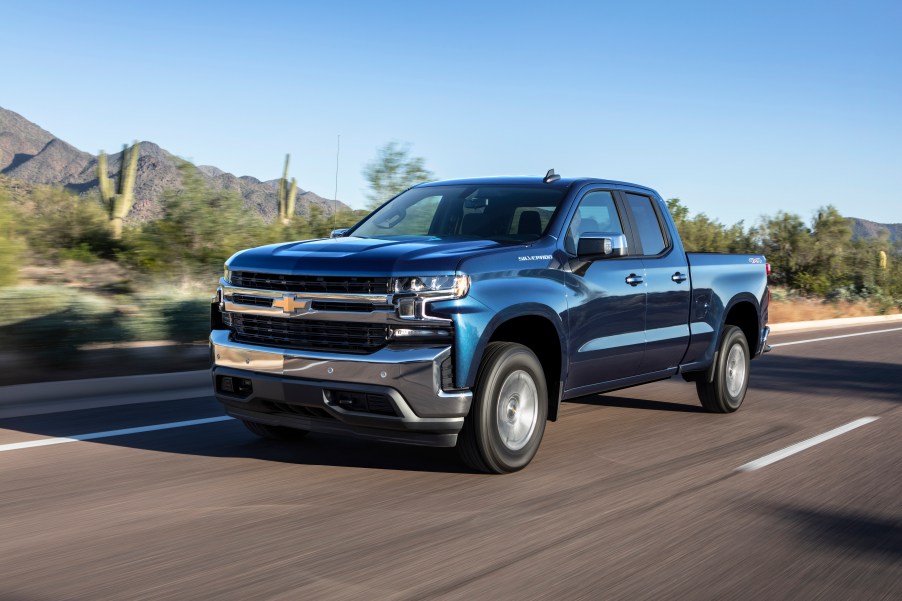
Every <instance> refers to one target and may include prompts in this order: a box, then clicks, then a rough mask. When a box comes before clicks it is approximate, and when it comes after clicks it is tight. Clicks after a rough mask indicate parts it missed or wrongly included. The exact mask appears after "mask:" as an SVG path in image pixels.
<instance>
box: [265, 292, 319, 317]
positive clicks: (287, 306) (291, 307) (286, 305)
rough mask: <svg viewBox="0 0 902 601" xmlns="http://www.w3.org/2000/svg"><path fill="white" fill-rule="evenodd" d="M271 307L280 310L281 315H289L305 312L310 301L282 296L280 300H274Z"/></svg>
mask: <svg viewBox="0 0 902 601" xmlns="http://www.w3.org/2000/svg"><path fill="white" fill-rule="evenodd" d="M272 306H273V307H278V308H280V309H282V312H283V313H287V314H289V315H291V314H293V313H297V312H298V311H306V310H307V308H308V307H309V306H310V299H309V298H297V297H295V296H283V297H282V298H279V299H276V300H274V301H273V302H272Z"/></svg>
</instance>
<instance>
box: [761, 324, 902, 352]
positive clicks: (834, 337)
mask: <svg viewBox="0 0 902 601" xmlns="http://www.w3.org/2000/svg"><path fill="white" fill-rule="evenodd" d="M900 330H902V328H891V329H889V330H874V331H873V332H858V333H857V334H843V335H841V336H825V337H824V338H812V339H810V340H796V341H794V342H779V343H777V344H772V345H771V347H778V346H789V345H791V344H805V343H808V342H820V341H821V340H836V339H837V338H851V337H852V336H867V335H868V334H883V333H885V332H898V331H900Z"/></svg>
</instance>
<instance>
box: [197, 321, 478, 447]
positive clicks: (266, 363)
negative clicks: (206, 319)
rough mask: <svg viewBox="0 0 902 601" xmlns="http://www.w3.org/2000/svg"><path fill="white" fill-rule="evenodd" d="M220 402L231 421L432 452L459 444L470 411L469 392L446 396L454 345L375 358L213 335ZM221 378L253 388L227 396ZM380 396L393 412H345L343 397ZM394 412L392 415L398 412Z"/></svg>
mask: <svg viewBox="0 0 902 601" xmlns="http://www.w3.org/2000/svg"><path fill="white" fill-rule="evenodd" d="M210 346H211V353H212V356H213V364H214V367H213V380H214V388H215V391H216V398H217V399H218V400H219V401H220V402H222V403H223V404H224V405H225V407H226V411H227V412H228V413H229V415H232V416H234V417H237V418H239V419H244V420H247V421H255V422H260V423H265V424H269V425H282V426H289V427H294V428H300V429H303V430H311V431H317V432H333V433H347V434H353V435H357V436H361V437H365V438H376V439H381V440H390V441H393V442H407V443H411V444H422V445H430V446H454V444H455V443H456V441H457V433H458V432H459V431H460V429H461V427H462V426H463V421H464V417H465V416H466V415H467V412H468V411H469V409H470V402H471V400H472V393H471V392H470V391H463V390H454V391H450V392H445V391H444V390H442V381H443V380H442V367H443V365H442V364H443V363H444V362H445V361H446V360H447V359H449V357H450V356H451V347H450V346H441V347H406V348H392V347H386V348H383V349H380V350H378V351H376V352H374V353H371V354H369V355H349V354H339V353H321V352H314V351H295V350H289V349H278V348H270V347H264V346H255V345H249V344H243V343H240V342H234V341H232V340H230V339H229V331H228V330H213V331H212V332H211V334H210ZM222 377H232V378H242V379H245V380H248V381H249V382H250V390H251V391H250V392H247V393H243V394H242V393H238V392H227V391H225V390H223V388H222V385H221V378H222ZM355 394H356V395H358V396H360V395H364V396H365V395H374V396H377V397H378V398H379V399H380V401H381V402H382V403H383V406H390V409H388V410H387V411H383V412H381V413H373V412H370V411H366V410H360V408H359V407H354V408H352V409H349V408H346V406H343V403H344V402H345V401H344V400H342V395H355ZM392 413H393V414H392Z"/></svg>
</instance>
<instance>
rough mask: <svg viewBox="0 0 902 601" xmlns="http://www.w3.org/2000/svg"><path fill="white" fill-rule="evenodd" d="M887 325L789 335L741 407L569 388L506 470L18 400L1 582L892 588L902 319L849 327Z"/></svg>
mask: <svg viewBox="0 0 902 601" xmlns="http://www.w3.org/2000/svg"><path fill="white" fill-rule="evenodd" d="M875 330H881V328H878V327H874V326H870V327H859V328H851V329H849V328H847V329H842V330H829V331H817V332H804V333H794V334H786V335H781V336H774V337H773V338H772V343H774V344H780V345H781V346H777V347H776V348H775V349H774V351H773V352H772V353H770V354H768V355H767V356H765V357H763V358H762V359H760V360H757V361H755V362H753V364H752V385H751V387H750V389H749V393H748V396H747V397H746V401H745V405H744V407H743V408H742V409H741V410H740V412H739V413H737V414H734V415H726V416H725V415H711V414H706V413H703V412H701V410H700V408H699V406H698V403H697V401H696V398H695V391H694V388H693V386H692V385H689V384H685V383H682V381H681V380H671V381H667V382H660V383H657V384H651V385H647V386H643V387H640V388H634V389H630V390H627V391H622V392H615V393H611V394H606V395H601V396H594V397H590V398H586V399H582V400H580V401H579V402H569V403H566V404H565V406H564V408H563V414H562V417H561V420H560V421H558V422H557V423H553V424H549V427H548V429H547V430H546V433H545V439H544V441H543V443H542V448H541V449H540V451H539V454H538V456H537V457H536V459H535V461H534V462H533V463H532V464H531V465H530V466H529V467H528V468H527V469H526V470H524V471H522V472H519V473H516V474H511V475H506V476H487V475H482V474H474V473H469V472H467V471H466V470H465V469H464V468H463V467H462V466H461V464H459V463H458V462H457V460H456V457H455V455H454V452H453V450H444V449H419V448H413V447H403V446H392V445H388V444H380V443H371V442H363V441H357V440H353V439H343V438H333V437H329V436H317V435H311V436H310V437H308V438H307V439H306V440H305V441H302V442H299V443H289V444H285V443H272V442H267V441H261V440H258V439H256V438H255V437H254V436H253V435H251V434H250V433H249V432H247V431H246V430H245V429H244V428H243V426H242V425H241V424H240V423H238V422H236V421H234V420H220V421H209V420H210V418H216V417H218V416H221V415H222V412H221V410H220V408H219V406H218V405H217V403H216V402H215V401H214V400H213V399H212V398H194V399H184V400H181V401H173V402H159V403H146V404H137V405H128V406H120V407H107V408H103V409H92V410H83V411H72V412H68V413H56V414H50V415H40V416H32V417H19V418H12V419H4V420H2V422H0V533H2V536H0V600H2V601H44V600H46V601H59V600H62V599H66V600H69V599H90V600H104V599H110V600H113V599H115V600H123V599H129V600H131V599H147V600H151V599H152V600H159V599H173V600H180V601H182V600H186V599H217V600H230V599H242V600H244V599H255V600H257V599H272V600H285V601H288V600H298V599H362V600H363V599H365V600H371V599H555V600H558V599H629V600H638V599H655V600H660V599H690V600H706V599H712V600H713V599H717V600H724V599H755V600H760V599H767V600H778V599H793V600H799V599H855V600H856V601H857V600H864V599H900V598H902V329H900V328H885V327H884V328H882V330H881V331H880V333H876V334H866V335H861V336H846V335H847V334H852V333H854V334H858V333H863V332H872V331H875ZM839 335H842V336H845V337H843V338H833V337H834V336H839ZM824 337H827V338H829V339H826V340H815V341H812V340H813V339H818V338H824ZM787 343H798V344H787ZM864 418H877V419H875V420H873V419H864ZM192 420H200V421H198V422H196V423H194V425H185V424H181V425H180V427H167V428H166V429H157V430H150V431H141V430H144V429H145V427H146V426H152V425H159V424H173V423H176V425H178V424H177V423H178V422H186V421H187V422H192ZM844 426H845V428H843V427H844ZM122 429H135V430H127V431H126V432H125V433H120V434H119V435H110V434H100V435H97V433H103V432H107V433H109V432H110V431H117V430H122ZM72 435H91V436H87V437H81V438H87V440H58V438H60V437H70V438H71V437H72ZM821 435H824V436H821ZM815 437H817V438H815ZM38 441H43V442H38ZM804 441H808V442H807V443H806V444H805V445H800V444H799V443H803V442H804ZM48 442H53V443H55V444H46V443H48ZM57 443H58V444H57ZM36 444H41V445H42V446H35V445H36ZM802 447H807V448H802ZM781 451H783V452H782V453H780V454H778V455H775V453H778V452H781Z"/></svg>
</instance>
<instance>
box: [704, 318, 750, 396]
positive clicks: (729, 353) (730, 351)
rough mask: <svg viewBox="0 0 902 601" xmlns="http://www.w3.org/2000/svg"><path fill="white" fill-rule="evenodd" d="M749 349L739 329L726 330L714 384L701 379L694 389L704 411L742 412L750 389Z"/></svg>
mask: <svg viewBox="0 0 902 601" xmlns="http://www.w3.org/2000/svg"><path fill="white" fill-rule="evenodd" d="M749 361H750V355H749V345H748V341H746V339H745V334H743V333H742V330H740V329H739V328H737V327H736V326H724V331H723V336H722V338H721V341H720V347H719V348H718V352H717V361H716V363H715V365H714V374H713V375H714V377H713V378H712V379H711V381H710V382H709V381H708V378H706V377H704V376H702V377H701V378H699V379H698V380H696V382H695V389H696V391H697V392H698V398H699V400H700V401H701V403H702V407H704V408H705V409H707V410H708V411H711V412H712V413H732V412H733V411H736V410H737V409H739V407H740V405H742V401H743V399H745V392H746V390H747V389H748V386H749Z"/></svg>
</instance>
